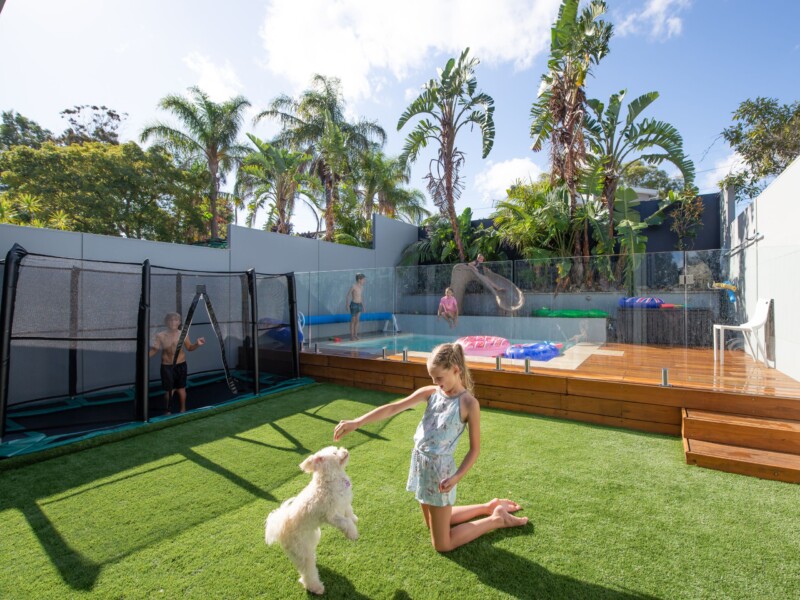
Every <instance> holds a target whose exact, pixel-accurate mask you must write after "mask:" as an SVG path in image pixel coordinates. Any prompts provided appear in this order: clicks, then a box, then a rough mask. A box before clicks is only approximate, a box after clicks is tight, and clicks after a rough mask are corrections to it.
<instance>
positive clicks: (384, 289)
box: [297, 267, 398, 356]
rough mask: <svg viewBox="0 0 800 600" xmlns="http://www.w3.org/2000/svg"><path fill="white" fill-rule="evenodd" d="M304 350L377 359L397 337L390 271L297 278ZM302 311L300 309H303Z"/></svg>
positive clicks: (350, 272)
mask: <svg viewBox="0 0 800 600" xmlns="http://www.w3.org/2000/svg"><path fill="white" fill-rule="evenodd" d="M297 278H298V281H301V282H302V284H300V283H299V284H298V290H302V294H303V296H304V297H306V298H307V299H304V300H303V301H302V302H300V300H298V306H299V310H300V311H301V312H302V313H303V315H302V317H301V322H302V324H303V338H304V346H305V347H304V349H305V350H306V351H313V352H324V353H335V354H346V355H350V356H379V355H381V354H382V348H383V346H384V345H387V344H388V341H387V339H388V340H391V339H392V338H393V336H394V335H395V334H396V333H397V329H398V327H397V322H396V319H395V306H394V301H395V294H394V288H395V269H393V268H391V267H385V268H379V269H348V270H342V271H324V272H318V273H298V274H297ZM303 309H305V310H303Z"/></svg>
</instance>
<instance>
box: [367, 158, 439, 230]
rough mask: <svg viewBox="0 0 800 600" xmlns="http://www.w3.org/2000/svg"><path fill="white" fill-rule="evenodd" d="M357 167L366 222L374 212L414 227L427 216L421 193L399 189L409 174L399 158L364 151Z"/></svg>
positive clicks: (403, 188)
mask: <svg viewBox="0 0 800 600" xmlns="http://www.w3.org/2000/svg"><path fill="white" fill-rule="evenodd" d="M358 166H359V173H358V180H359V183H360V185H361V196H362V199H363V212H364V216H365V217H366V219H367V221H368V222H369V221H371V220H372V214H373V213H375V212H377V213H378V214H380V215H383V216H386V217H389V218H390V219H401V220H405V221H407V222H409V223H414V224H419V223H420V222H422V220H423V219H425V218H426V217H428V216H430V212H429V211H428V210H427V209H426V208H425V196H424V195H423V194H422V192H420V191H419V190H417V189H408V188H405V187H403V184H406V183H408V178H409V172H408V168H407V167H406V165H405V163H403V162H402V161H401V160H400V159H399V158H394V157H389V156H386V155H385V154H384V153H383V152H382V151H380V150H376V151H367V152H365V153H363V154H362V155H361V160H360V161H359V165H358Z"/></svg>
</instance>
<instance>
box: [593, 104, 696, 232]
mask: <svg viewBox="0 0 800 600" xmlns="http://www.w3.org/2000/svg"><path fill="white" fill-rule="evenodd" d="M625 92H626V91H625V90H622V91H621V92H619V93H618V94H612V96H611V99H610V100H609V101H608V107H606V106H605V105H604V104H603V103H602V102H600V101H599V100H594V99H592V100H588V102H587V104H588V105H589V107H590V108H591V111H592V113H593V115H586V119H585V123H586V140H587V143H588V146H589V149H590V151H591V154H590V155H589V157H588V161H587V162H588V167H589V170H588V173H589V178H590V179H593V180H594V181H597V182H598V188H599V192H600V194H599V195H600V197H601V198H602V200H603V202H604V203H605V204H606V206H607V207H608V214H609V215H613V214H614V199H615V198H616V195H617V187H618V185H619V181H620V179H621V178H623V177H624V176H625V172H626V170H627V169H628V168H629V167H630V166H631V165H633V164H634V163H636V162H637V161H639V160H642V161H644V162H646V163H647V164H650V165H659V164H661V163H662V162H663V161H667V162H670V163H672V164H673V165H675V166H676V167H678V169H680V171H681V174H682V175H683V180H684V182H685V185H688V186H690V185H692V183H693V182H694V164H693V163H692V161H691V160H689V158H688V157H687V156H686V154H685V153H684V151H683V138H681V135H680V133H678V130H677V129H675V128H674V127H673V126H672V125H670V124H669V123H665V122H664V121H657V120H655V119H644V120H642V121H641V122H639V123H637V122H636V119H637V118H638V117H639V115H641V114H642V112H643V111H644V110H645V109H646V108H647V107H648V106H650V105H651V104H652V103H653V102H654V101H655V100H656V98H658V92H649V93H647V94H642V95H641V96H639V97H638V98H636V99H635V100H633V101H631V103H630V104H628V114H627V117H626V118H625V121H624V123H623V122H622V121H621V120H620V110H621V108H622V102H623V100H624V98H625ZM652 149H655V150H656V151H655V152H653V151H651V150H652ZM648 151H649V152H648ZM613 239H614V219H609V240H613Z"/></svg>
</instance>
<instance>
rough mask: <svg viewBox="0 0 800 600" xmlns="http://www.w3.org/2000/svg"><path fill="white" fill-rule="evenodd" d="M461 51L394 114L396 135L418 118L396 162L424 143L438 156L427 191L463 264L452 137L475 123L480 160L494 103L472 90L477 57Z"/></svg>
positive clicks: (412, 156) (457, 160)
mask: <svg viewBox="0 0 800 600" xmlns="http://www.w3.org/2000/svg"><path fill="white" fill-rule="evenodd" d="M468 54H469V48H466V49H465V50H464V51H463V52H462V53H461V56H460V57H459V59H458V62H456V60H455V59H454V58H451V59H450V60H448V61H447V64H446V65H445V67H444V69H443V70H442V71H441V72H440V73H439V78H438V79H431V80H430V81H429V82H428V83H427V84H425V85H424V86H423V92H422V93H421V94H420V95H419V97H417V99H416V100H414V101H413V102H412V103H411V105H410V106H409V107H408V108H407V109H406V110H405V112H404V113H403V114H402V115H401V116H400V120H399V121H398V122H397V130H398V131H400V130H401V129H402V128H403V126H404V125H405V124H406V123H408V121H409V120H410V119H412V118H413V117H416V116H422V117H423V118H422V119H421V120H420V121H419V122H418V123H417V125H416V127H414V129H413V130H412V131H411V133H409V134H408V137H406V143H405V146H404V148H403V153H402V154H401V156H400V159H401V160H402V161H403V162H404V163H409V164H410V163H413V162H414V161H416V160H417V156H418V155H419V153H420V151H421V150H422V149H423V148H425V147H426V146H427V145H428V142H429V141H432V142H435V143H436V144H437V145H438V147H439V148H438V156H437V158H434V159H432V160H431V162H430V170H429V172H428V175H427V176H426V179H427V180H428V192H429V193H430V195H431V198H432V199H433V203H434V204H435V205H436V207H437V208H438V209H439V210H440V211H441V212H442V214H444V215H446V216H447V218H448V219H449V220H450V225H451V226H452V228H453V236H454V237H455V242H456V247H457V248H458V255H459V258H460V259H461V261H462V262H463V261H464V260H466V255H465V253H464V245H463V243H462V241H461V234H460V232H459V227H458V218H457V216H456V209H455V202H456V200H457V199H458V198H460V197H461V192H462V191H463V189H464V184H463V182H462V181H461V179H460V175H459V171H460V170H461V167H462V165H463V164H464V153H463V152H462V151H461V150H459V149H458V148H457V147H456V136H457V135H458V132H459V130H460V129H461V128H462V127H464V126H465V125H468V124H469V125H477V126H478V128H479V129H480V131H481V139H482V147H483V152H482V155H481V157H482V158H486V157H487V156H488V155H489V152H491V150H492V145H493V144H494V133H495V131H494V100H493V99H492V97H491V96H489V95H488V94H484V93H483V92H477V93H476V89H477V87H478V81H477V79H476V78H475V67H476V66H477V65H478V64H479V62H480V61H479V60H478V59H477V58H469V57H468Z"/></svg>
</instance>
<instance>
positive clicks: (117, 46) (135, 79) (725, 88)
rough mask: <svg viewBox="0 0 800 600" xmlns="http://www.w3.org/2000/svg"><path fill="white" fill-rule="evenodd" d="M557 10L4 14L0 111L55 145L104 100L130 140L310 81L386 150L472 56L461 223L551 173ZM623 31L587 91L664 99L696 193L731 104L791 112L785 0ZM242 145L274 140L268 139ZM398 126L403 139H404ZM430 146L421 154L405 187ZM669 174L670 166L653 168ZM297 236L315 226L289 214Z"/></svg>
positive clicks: (643, 23) (793, 20)
mask: <svg viewBox="0 0 800 600" xmlns="http://www.w3.org/2000/svg"><path fill="white" fill-rule="evenodd" d="M558 5H559V1H558V0H493V1H492V2H491V3H487V2H485V1H483V0H481V1H479V2H478V1H473V0H449V1H443V0H405V1H404V2H403V3H391V4H390V3H387V2H379V1H375V0H337V1H336V2H333V1H331V0H269V1H258V0H248V1H244V0H229V1H228V2H226V3H220V2H218V1H213V2H212V1H211V0H192V1H190V0H169V1H164V0H139V1H138V2H112V1H110V0H76V1H74V2H64V1H63V0H6V3H5V6H4V8H3V10H2V13H0V56H2V57H3V58H2V60H0V110H8V109H14V110H17V111H19V112H21V113H22V114H24V115H25V116H27V117H29V118H32V119H34V120H36V121H38V122H39V123H41V124H42V125H43V126H45V127H47V128H49V129H51V130H53V131H56V132H60V131H61V130H62V129H63V128H64V121H63V120H62V119H61V118H60V117H59V115H58V113H59V111H61V110H62V109H64V108H67V107H70V106H72V105H75V104H105V105H107V106H109V107H112V108H115V109H116V110H118V111H122V112H126V113H128V115H129V117H128V120H127V122H126V124H125V126H124V129H123V131H122V136H123V138H125V139H136V138H138V133H139V131H141V129H142V127H143V125H144V124H146V123H148V122H150V121H152V120H153V119H155V118H165V117H166V115H162V114H159V111H158V109H157V108H156V105H157V102H158V100H159V99H160V98H161V97H163V96H164V95H165V94H167V93H181V92H182V91H184V90H185V89H186V88H187V87H188V86H191V85H199V86H200V87H202V88H203V89H205V90H206V91H207V92H209V94H211V96H212V97H214V98H215V99H217V100H221V99H224V98H226V97H229V96H230V95H232V94H236V93H240V94H243V95H245V96H246V97H247V98H248V99H249V100H250V101H251V102H252V103H253V106H254V109H255V110H258V109H261V108H263V107H264V106H266V104H267V103H268V102H269V100H270V99H272V98H274V97H275V96H277V95H278V94H281V93H289V94H293V95H294V94H297V93H298V92H300V91H301V90H302V89H304V87H305V86H306V84H307V83H308V82H309V80H310V78H311V76H312V75H313V74H314V73H322V74H325V75H328V76H337V77H340V78H341V79H342V83H343V91H344V93H345V96H346V99H347V102H348V108H349V111H350V113H351V115H352V116H354V117H355V116H364V117H366V118H369V119H375V120H377V121H379V122H380V123H381V124H382V125H383V127H384V128H385V129H386V130H387V133H388V134H389V140H388V142H387V146H386V150H387V152H389V153H394V154H397V153H399V152H400V149H401V148H402V145H403V134H404V133H406V130H404V131H403V132H401V133H398V132H397V131H396V124H397V118H398V117H399V115H400V114H401V112H402V111H403V109H404V108H405V107H406V106H407V105H408V103H409V102H410V100H411V99H412V98H413V97H414V96H415V95H416V93H417V91H418V89H419V86H420V85H421V84H422V83H424V82H425V81H427V80H428V79H430V78H431V77H433V76H434V75H435V72H436V68H437V67H441V66H443V65H444V63H445V62H446V60H447V58H448V57H450V56H455V55H457V54H458V53H459V52H460V51H461V49H463V48H464V47H466V46H469V47H471V48H472V49H473V53H474V54H475V55H476V56H478V57H479V58H480V59H481V61H482V62H481V65H479V67H478V70H477V76H478V83H479V86H480V88H481V89H483V91H485V92H487V93H489V94H490V95H491V96H493V97H494V99H495V105H496V112H495V117H496V125H497V136H496V140H495V145H494V149H493V151H492V153H491V154H490V155H489V157H488V159H487V160H482V159H481V157H480V140H479V136H478V133H477V132H469V131H466V132H464V136H463V138H462V139H461V140H460V141H459V146H460V147H461V149H463V150H464V151H465V152H466V153H467V158H466V164H465V168H464V170H463V177H464V182H465V184H466V189H465V190H464V194H463V196H462V200H461V202H460V204H459V209H461V208H463V207H465V206H471V207H472V208H473V211H474V213H475V215H476V216H478V217H486V216H488V215H489V214H490V212H491V208H492V203H493V201H496V200H497V199H500V198H502V195H503V190H504V189H505V187H507V186H508V185H509V184H510V183H512V182H513V181H514V180H515V179H516V178H518V177H523V178H525V177H527V175H528V174H530V175H533V176H534V177H535V176H536V175H537V174H538V173H539V172H540V171H541V170H546V169H547V167H548V165H547V156H546V152H543V153H539V154H534V153H532V152H531V151H530V139H529V127H530V120H529V116H528V115H529V110H530V105H531V102H532V101H533V100H534V99H535V95H536V90H537V89H538V85H539V79H540V76H541V74H542V73H543V71H544V68H545V64H546V58H547V50H548V47H549V30H550V25H551V23H552V21H553V19H554V18H555V15H556V12H557V9H558ZM608 6H609V12H608V14H607V18H608V19H609V20H610V21H611V22H613V23H614V24H615V27H616V30H617V33H616V35H615V36H614V38H613V39H612V41H611V53H610V54H609V55H608V56H607V57H606V58H605V59H604V60H603V62H602V63H601V64H600V66H599V67H598V68H596V69H595V75H594V78H593V79H591V80H590V81H589V82H588V85H587V92H588V95H589V97H595V98H599V99H600V100H603V101H606V100H607V99H608V96H609V95H610V94H611V93H614V92H616V91H619V90H621V89H626V88H627V90H628V98H629V99H632V98H635V97H637V96H638V95H640V94H642V93H645V92H649V91H653V90H655V91H658V92H660V94H661V96H660V98H659V99H658V100H657V101H656V102H655V103H654V104H653V105H651V107H650V108H649V109H648V111H647V112H646V113H645V116H649V117H656V118H659V119H661V120H665V121H667V122H669V123H672V124H673V125H674V126H676V127H677V128H678V130H679V131H680V132H681V134H682V135H683V138H684V143H685V148H686V151H687V153H688V154H689V156H690V157H691V158H692V159H693V160H694V161H695V166H696V168H697V171H698V176H697V183H698V185H699V187H700V189H701V191H702V192H707V191H714V190H715V189H716V185H715V184H716V182H717V181H718V180H719V179H720V178H721V177H723V176H724V175H725V174H726V173H727V172H729V171H730V170H731V169H732V168H735V164H736V157H735V156H734V155H733V154H732V152H731V151H730V149H729V148H728V147H727V145H726V144H725V143H724V142H723V141H722V140H721V139H719V134H720V132H721V131H722V129H723V128H725V127H726V126H728V125H730V124H731V113H732V112H733V111H734V110H735V109H736V107H737V106H738V104H739V103H740V102H741V101H743V100H745V99H747V98H754V97H756V96H772V97H776V98H778V99H779V100H780V101H781V102H783V103H788V102H792V101H795V100H798V99H800V66H798V65H800V29H798V27H797V23H798V22H800V3H798V2H796V1H795V0H763V1H761V2H751V1H748V0H608ZM245 130H246V131H252V132H254V133H256V134H257V135H259V136H260V137H263V138H269V137H270V136H271V135H272V134H273V133H274V132H275V131H276V129H275V127H274V125H270V124H261V125H259V126H258V127H252V126H251V125H250V124H249V123H248V125H247V126H246V128H245ZM407 130H410V127H409V126H407ZM432 156H433V150H431V151H430V152H429V153H428V154H427V155H423V156H421V158H420V160H419V162H418V164H417V165H416V166H415V167H414V170H413V172H412V185H415V186H417V187H419V188H420V189H424V181H423V180H422V177H423V175H424V174H425V173H426V169H427V164H428V160H429V159H430V158H431V157H432ZM664 168H666V170H667V171H668V172H670V173H671V172H673V171H674V169H672V167H671V166H665V167H664ZM295 221H296V225H297V227H298V229H299V230H300V231H304V230H307V229H310V228H312V227H313V219H312V218H311V214H310V213H309V212H307V210H306V209H304V208H299V209H298V213H297V215H296V217H295Z"/></svg>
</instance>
